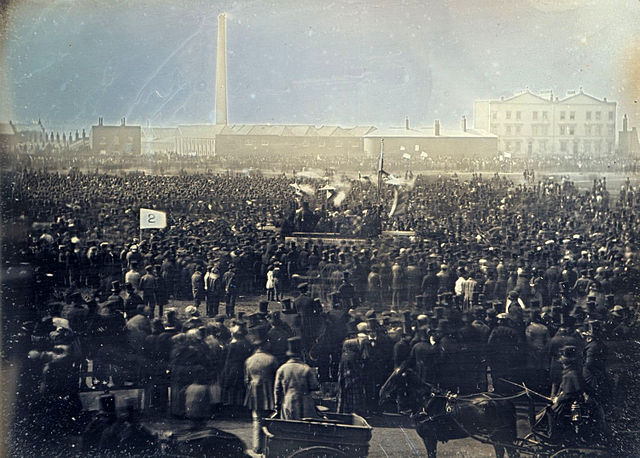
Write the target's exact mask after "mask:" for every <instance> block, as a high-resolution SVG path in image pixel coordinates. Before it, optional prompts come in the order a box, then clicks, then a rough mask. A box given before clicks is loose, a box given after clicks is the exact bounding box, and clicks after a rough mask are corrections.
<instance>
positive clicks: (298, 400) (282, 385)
mask: <svg viewBox="0 0 640 458" xmlns="http://www.w3.org/2000/svg"><path fill="white" fill-rule="evenodd" d="M287 344H288V346H289V349H288V350H287V356H288V357H289V360H288V361H287V362H286V363H284V364H283V365H282V366H280V368H279V369H278V371H277V372H276V381H275V388H274V397H275V407H276V415H277V414H278V413H279V414H280V418H282V419H283V420H301V419H303V418H310V417H315V416H317V413H316V409H315V404H314V402H313V398H312V397H311V393H312V392H313V391H317V390H319V389H320V385H319V383H318V379H317V377H316V374H315V372H314V371H313V369H311V367H309V366H308V365H307V364H305V363H304V362H303V361H302V339H300V337H291V338H289V339H288V341H287Z"/></svg>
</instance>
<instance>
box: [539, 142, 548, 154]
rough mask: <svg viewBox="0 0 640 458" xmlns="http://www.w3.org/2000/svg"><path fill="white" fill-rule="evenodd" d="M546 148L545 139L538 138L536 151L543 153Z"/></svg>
mask: <svg viewBox="0 0 640 458" xmlns="http://www.w3.org/2000/svg"><path fill="white" fill-rule="evenodd" d="M546 150H547V141H546V140H540V141H538V151H540V152H542V153H544V152H545V151H546Z"/></svg>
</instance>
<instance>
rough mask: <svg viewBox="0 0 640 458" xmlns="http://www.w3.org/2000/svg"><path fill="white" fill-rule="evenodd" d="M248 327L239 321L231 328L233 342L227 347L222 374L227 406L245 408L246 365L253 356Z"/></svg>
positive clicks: (223, 391)
mask: <svg viewBox="0 0 640 458" xmlns="http://www.w3.org/2000/svg"><path fill="white" fill-rule="evenodd" d="M246 336H247V325H246V323H245V322H244V321H238V322H237V323H236V324H235V325H234V326H233V327H232V328H231V342H229V345H228V346H227V359H226V361H225V363H224V367H223V369H222V374H221V385H222V398H223V402H224V404H225V405H231V406H236V407H237V406H243V405H244V402H245V384H244V381H245V380H244V364H245V361H246V360H247V358H248V357H249V356H250V355H251V351H252V346H251V343H250V342H249V341H248V340H247V337H246Z"/></svg>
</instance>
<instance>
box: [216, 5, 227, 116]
mask: <svg viewBox="0 0 640 458" xmlns="http://www.w3.org/2000/svg"><path fill="white" fill-rule="evenodd" d="M216 124H222V125H227V16H226V15H225V14H224V13H220V14H219V15H218V52H217V62H216Z"/></svg>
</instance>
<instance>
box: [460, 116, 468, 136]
mask: <svg viewBox="0 0 640 458" xmlns="http://www.w3.org/2000/svg"><path fill="white" fill-rule="evenodd" d="M461 127H462V132H466V131H467V117H466V116H465V115H462V122H461Z"/></svg>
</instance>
